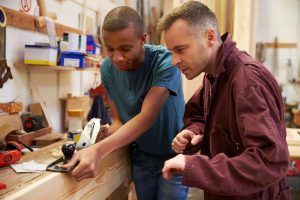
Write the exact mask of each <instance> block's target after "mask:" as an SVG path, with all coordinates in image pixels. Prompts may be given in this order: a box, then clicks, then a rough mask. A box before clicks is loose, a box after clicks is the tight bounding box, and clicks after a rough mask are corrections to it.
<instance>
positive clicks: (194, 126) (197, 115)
mask: <svg viewBox="0 0 300 200" xmlns="http://www.w3.org/2000/svg"><path fill="white" fill-rule="evenodd" d="M203 92H204V87H203V85H202V86H200V87H199V89H198V90H197V91H196V92H195V94H194V95H193V96H192V97H191V98H190V100H189V101H188V102H187V104H186V106H185V113H184V117H183V122H184V128H183V129H186V130H189V131H191V132H193V133H195V134H198V135H203V133H204V122H205V120H204V102H203ZM200 145H201V143H199V144H197V145H191V144H188V145H187V147H186V149H185V150H184V152H183V154H194V153H196V152H198V151H199V150H200Z"/></svg>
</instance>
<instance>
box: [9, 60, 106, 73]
mask: <svg viewBox="0 0 300 200" xmlns="http://www.w3.org/2000/svg"><path fill="white" fill-rule="evenodd" d="M14 66H15V67H16V68H31V69H50V70H54V71H95V72H99V71H100V69H99V68H97V67H86V68H79V67H66V66H48V65H26V64H24V63H22V62H20V63H15V64H14Z"/></svg>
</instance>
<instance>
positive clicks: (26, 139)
mask: <svg viewBox="0 0 300 200" xmlns="http://www.w3.org/2000/svg"><path fill="white" fill-rule="evenodd" d="M51 131H52V128H51V127H46V128H43V129H40V130H37V131H34V132H29V133H20V132H16V133H12V134H8V135H7V136H6V140H12V141H21V142H22V143H24V144H25V145H27V146H31V145H32V142H33V140H34V139H35V138H37V137H40V136H43V135H46V134H49V133H51Z"/></svg>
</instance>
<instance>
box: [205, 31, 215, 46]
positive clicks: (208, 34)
mask: <svg viewBox="0 0 300 200" xmlns="http://www.w3.org/2000/svg"><path fill="white" fill-rule="evenodd" d="M206 38H207V44H208V46H209V47H212V46H213V45H214V43H215V42H216V40H217V35H216V32H215V30H214V29H212V28H210V29H208V30H207V32H206Z"/></svg>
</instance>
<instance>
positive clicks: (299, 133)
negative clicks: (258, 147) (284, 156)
mask: <svg viewBox="0 0 300 200" xmlns="http://www.w3.org/2000/svg"><path fill="white" fill-rule="evenodd" d="M286 141H287V144H288V148H289V152H290V157H291V158H300V129H296V128H287V129H286Z"/></svg>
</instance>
